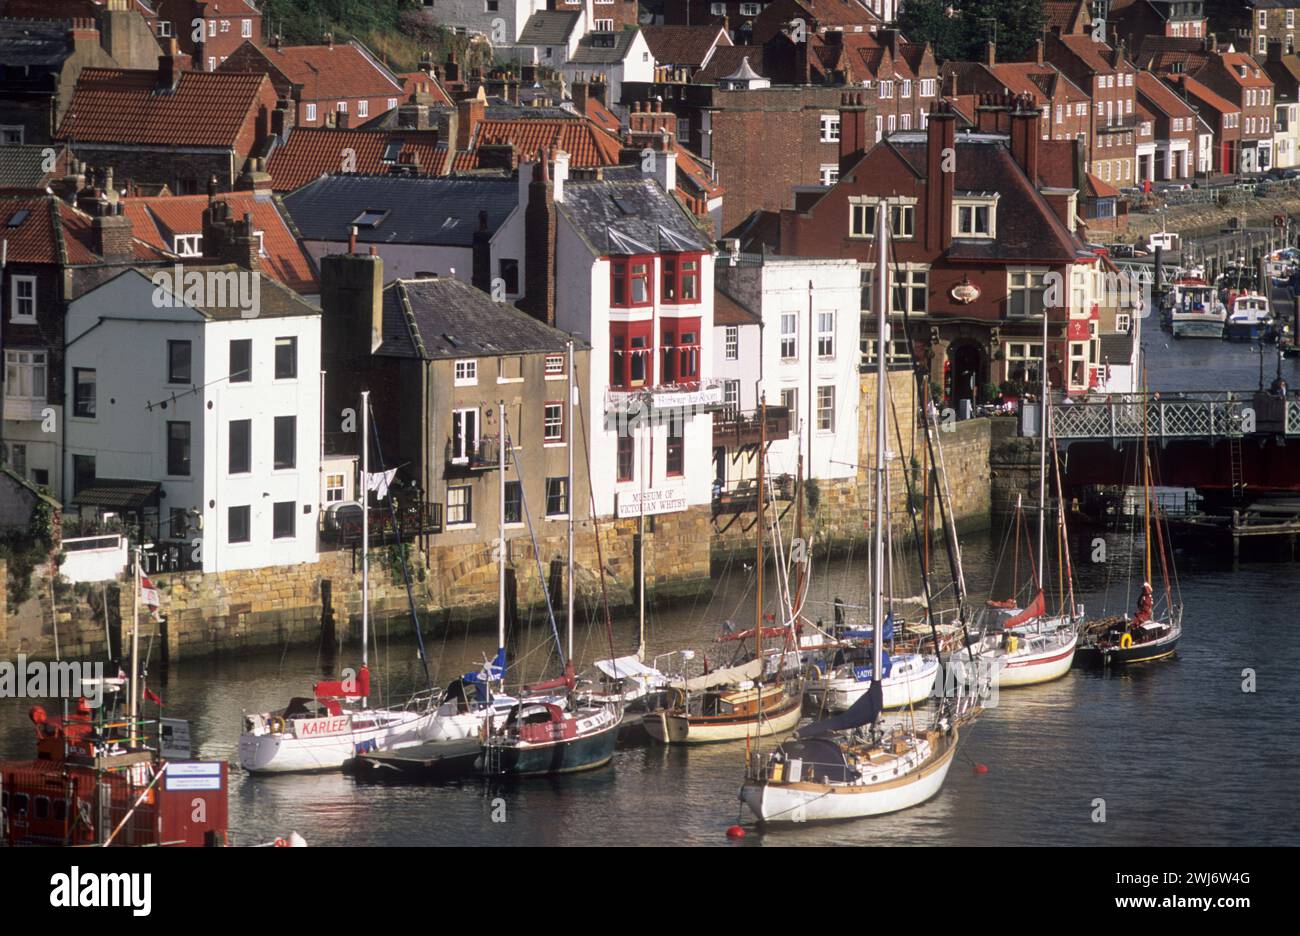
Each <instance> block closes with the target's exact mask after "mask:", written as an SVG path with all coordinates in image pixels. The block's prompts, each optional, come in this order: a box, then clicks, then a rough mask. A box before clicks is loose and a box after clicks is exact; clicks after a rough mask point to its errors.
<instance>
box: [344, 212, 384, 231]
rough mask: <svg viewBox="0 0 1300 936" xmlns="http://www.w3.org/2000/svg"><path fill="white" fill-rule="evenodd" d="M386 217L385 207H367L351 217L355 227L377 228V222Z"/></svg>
mask: <svg viewBox="0 0 1300 936" xmlns="http://www.w3.org/2000/svg"><path fill="white" fill-rule="evenodd" d="M387 217H388V209H387V208H367V209H366V210H365V211H363V212H361V214H359V215H357V216H356V217H355V218H353V219H352V223H353V224H354V225H356V226H357V227H368V228H377V227H379V222H381V221H383V220H384V219H385V218H387Z"/></svg>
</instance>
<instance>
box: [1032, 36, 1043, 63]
mask: <svg viewBox="0 0 1300 936" xmlns="http://www.w3.org/2000/svg"><path fill="white" fill-rule="evenodd" d="M1034 61H1035V62H1037V63H1038V64H1039V65H1042V64H1043V40H1042V39H1035V40H1034Z"/></svg>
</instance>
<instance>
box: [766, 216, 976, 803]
mask: <svg viewBox="0 0 1300 936" xmlns="http://www.w3.org/2000/svg"><path fill="white" fill-rule="evenodd" d="M888 216H889V212H888V210H887V208H886V204H885V203H884V202H883V201H882V202H881V203H880V206H879V208H877V210H876V245H877V248H878V250H879V258H878V261H877V264H876V271H877V276H878V277H879V282H878V284H877V285H878V289H877V292H876V295H877V296H878V297H884V296H888V295H889V292H888V262H887V258H888V253H887V250H888V246H887V245H888V237H889V230H888V221H887V218H888ZM877 321H878V328H879V331H878V342H877V345H876V347H877V348H888V347H889V346H890V345H889V340H888V338H889V334H888V332H889V325H888V321H887V317H886V313H885V311H884V302H883V301H880V302H879V308H878V311H877ZM876 380H877V384H876V386H877V388H878V389H877V393H876V465H875V476H876V477H875V517H874V527H875V533H874V544H873V559H874V562H875V571H874V574H873V575H872V622H873V631H874V633H873V635H872V655H873V659H872V672H873V673H876V674H879V673H883V672H884V668H883V663H884V660H883V655H884V650H883V646H884V629H885V627H884V625H885V606H884V597H883V592H884V579H885V545H884V533H883V528H884V525H885V522H886V520H885V512H884V506H885V497H884V476H885V448H886V443H887V437H886V431H885V426H886V420H885V398H886V395H887V391H886V387H887V383H886V374H885V354H884V353H880V354H877V355H876ZM882 683H883V681H882V680H880V679H873V680H872V681H871V683H870V685H869V687H868V689H867V691H866V692H865V693H863V694H862V695H861V696H860V697H859V698H858V700H857V701H856V702H855V703H854V704H853V705H852V706H851V707H850V708H849V710H848V711H846V712H843V713H841V714H839V715H834V716H832V717H830V718H827V719H823V720H822V721H820V722H815V723H814V724H812V725H808V726H805V727H804V728H802V729H800V730H799V731H798V732H796V735H795V739H794V740H792V741H787V742H785V743H783V744H781V745H780V746H778V747H777V749H776V750H775V751H773V752H770V753H768V754H766V755H764V754H759V753H755V754H754V755H753V756H752V757H751V758H750V763H749V769H748V776H747V777H746V780H745V782H744V785H743V786H742V787H741V789H740V799H741V801H742V802H743V803H744V804H745V805H746V806H747V807H748V808H749V811H750V812H751V813H753V814H754V816H756V817H757V818H758V819H759V820H760V821H762V822H809V821H817V820H826V819H851V818H858V817H863V816H876V815H882V814H885V813H891V812H897V811H899V810H901V809H907V808H909V807H911V806H916V805H918V804H920V803H923V802H925V801H926V800H928V799H930V798H931V797H933V796H934V795H935V794H937V793H938V792H939V790H940V789H941V788H942V786H943V781H944V779H945V777H947V775H948V769H949V768H950V767H951V766H952V760H953V756H954V754H955V753H956V751H957V725H956V721H957V717H956V716H957V709H956V708H955V707H954V706H953V700H949V699H945V700H944V702H943V703H942V704H941V705H940V706H939V710H938V712H937V714H936V717H935V720H934V722H933V724H932V725H931V727H929V728H927V729H925V730H922V731H917V730H916V729H915V727H908V726H906V725H905V724H899V725H895V726H893V727H892V728H889V729H885V728H882V727H880V726H878V725H877V721H878V719H879V717H880V713H881V710H882V708H883V706H884V692H883V686H882Z"/></svg>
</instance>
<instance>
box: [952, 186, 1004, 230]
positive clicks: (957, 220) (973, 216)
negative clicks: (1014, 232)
mask: <svg viewBox="0 0 1300 936" xmlns="http://www.w3.org/2000/svg"><path fill="white" fill-rule="evenodd" d="M953 234H954V236H956V237H980V238H993V237H996V236H997V195H988V194H982V193H981V194H978V195H975V194H971V195H964V196H961V195H959V196H957V197H956V198H955V199H954V201H953Z"/></svg>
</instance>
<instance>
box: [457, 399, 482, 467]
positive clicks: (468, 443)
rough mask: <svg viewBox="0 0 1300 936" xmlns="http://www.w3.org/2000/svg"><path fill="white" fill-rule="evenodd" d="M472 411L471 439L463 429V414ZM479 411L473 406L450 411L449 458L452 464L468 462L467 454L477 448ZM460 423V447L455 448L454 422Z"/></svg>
mask: <svg viewBox="0 0 1300 936" xmlns="http://www.w3.org/2000/svg"><path fill="white" fill-rule="evenodd" d="M466 413H472V414H473V421H474V437H473V438H472V439H471V438H470V437H469V433H467V432H466V431H465V414H466ZM480 415H481V414H480V413H479V411H478V409H477V408H475V407H473V406H465V407H457V408H456V409H454V410H452V411H451V443H452V450H451V460H452V463H453V464H457V465H463V464H466V463H468V462H469V456H470V453H471V452H472V451H475V450H476V449H477V448H478V440H479V416H480ZM457 422H459V423H460V448H459V449H457V448H456V424H457Z"/></svg>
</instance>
